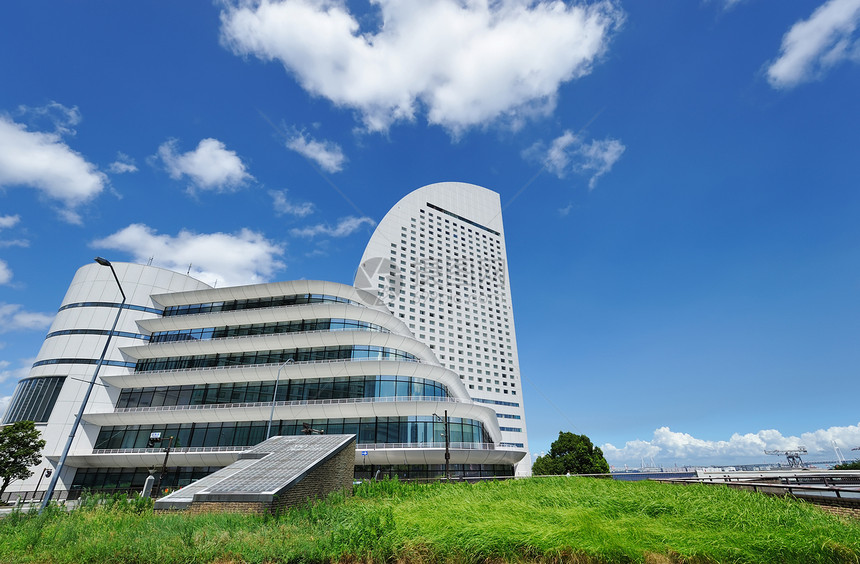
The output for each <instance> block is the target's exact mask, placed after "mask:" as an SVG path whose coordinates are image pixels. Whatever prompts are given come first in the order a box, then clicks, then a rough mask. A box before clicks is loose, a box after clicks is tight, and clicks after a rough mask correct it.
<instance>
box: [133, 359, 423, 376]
mask: <svg viewBox="0 0 860 564" xmlns="http://www.w3.org/2000/svg"><path fill="white" fill-rule="evenodd" d="M368 360H371V361H373V360H375V361H377V362H378V361H384V360H389V361H393V362H417V363H419V364H427V363H426V362H424V361H423V360H421V359H420V358H414V359H411V358H363V357H357V358H327V359H323V360H296V361H294V362H293V363H292V364H293V366H295V365H298V364H327V363H332V362H363V361H368ZM280 364H282V363H279V362H265V363H262V364H231V365H227V366H197V367H191V368H170V369H165V370H144V371H141V372H137V371H135V372H133V373H132V374H131V375H132V376H140V375H143V374H167V373H170V372H198V371H204V370H224V369H227V368H262V367H264V366H269V367H273V368H277V367H278V366H279V365H280Z"/></svg>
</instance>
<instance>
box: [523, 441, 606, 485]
mask: <svg viewBox="0 0 860 564" xmlns="http://www.w3.org/2000/svg"><path fill="white" fill-rule="evenodd" d="M568 472H570V473H571V474H607V473H609V463H607V462H606V459H605V458H604V457H603V451H602V450H600V447H596V446H594V445H593V444H591V439H589V438H588V437H586V436H585V435H575V434H573V433H565V432H563V431H559V433H558V440H556V441H554V442H553V443H552V447H550V449H549V454H547V455H546V456H539V457H538V458H537V460H535V463H534V464H533V465H532V473H533V474H534V475H535V476H548V475H554V474H555V475H560V474H567V473H568Z"/></svg>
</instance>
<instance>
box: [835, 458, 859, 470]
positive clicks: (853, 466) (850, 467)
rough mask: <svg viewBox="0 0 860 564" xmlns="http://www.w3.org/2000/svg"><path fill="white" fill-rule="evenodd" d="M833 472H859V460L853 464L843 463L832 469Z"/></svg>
mask: <svg viewBox="0 0 860 564" xmlns="http://www.w3.org/2000/svg"><path fill="white" fill-rule="evenodd" d="M833 469H834V470H860V460H855V461H853V462H843V463H842V464H837V465H836V466H834V467H833Z"/></svg>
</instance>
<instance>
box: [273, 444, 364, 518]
mask: <svg viewBox="0 0 860 564" xmlns="http://www.w3.org/2000/svg"><path fill="white" fill-rule="evenodd" d="M354 473H355V443H354V442H353V443H351V444H349V445H347V447H346V448H344V449H343V450H341V451H340V453H338V454H337V455H335V456H333V457H332V458H330V459H328V460H327V461H325V462H324V463H323V464H321V465H320V466H318V467H317V468H314V469H313V470H311V471H310V472H309V473H308V474H307V475H306V476H305V477H304V478H303V479H302V481H300V482H299V483H298V484H295V485H293V487H291V488H290V489H288V490H287V491H285V492H283V493H282V494H281V495H280V496H278V497H277V498H276V499H275V500H274V502H273V503H272V505H271V507H270V511H271V512H272V513H280V512H281V511H283V510H284V509H285V508H287V507H294V506H296V505H301V504H302V503H305V502H307V501H308V500H309V499H320V498H324V497H326V496H327V495H328V494H330V493H331V492H336V491H340V490H345V491H347V492H352V479H353V475H354Z"/></svg>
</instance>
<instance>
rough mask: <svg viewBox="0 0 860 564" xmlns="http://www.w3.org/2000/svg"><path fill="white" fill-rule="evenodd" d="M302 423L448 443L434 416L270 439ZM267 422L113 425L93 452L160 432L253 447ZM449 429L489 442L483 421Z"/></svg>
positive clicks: (141, 444)
mask: <svg viewBox="0 0 860 564" xmlns="http://www.w3.org/2000/svg"><path fill="white" fill-rule="evenodd" d="M304 423H309V424H310V425H311V427H313V428H314V429H319V430H321V431H323V432H324V433H325V434H327V435H340V434H349V435H356V436H357V437H358V442H359V443H389V444H391V443H410V444H411V443H437V444H445V436H444V435H445V424H444V423H443V422H442V421H439V420H436V419H434V418H433V416H429V417H425V416H411V417H361V418H358V417H356V418H350V419H313V420H304V421H298V420H295V421H273V422H272V436H273V437H274V436H276V435H300V434H302V429H303V424H304ZM267 424H268V422H267V421H243V422H238V423H236V422H223V423H222V422H218V423H183V424H173V425H164V424H158V425H122V426H109V427H102V428H101V429H100V430H99V436H98V439H97V440H96V444H95V447H94V448H96V449H133V448H146V445H147V441H148V440H149V435H150V433H154V432H160V433H161V436H162V437H170V436H173V437H176V440H177V441H178V442H175V443H174V444H175V445H176V447H177V448H181V447H245V446H253V445H256V444H258V443H261V442H263V441H264V440H265V439H266V425H267ZM448 428H449V430H450V432H451V442H454V443H461V442H462V443H489V442H491V441H490V438H489V436H488V435H487V434H486V433H485V432H484V428H483V426H482V425H481V422H480V421H475V420H473V419H461V418H459V417H449V418H448Z"/></svg>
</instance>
